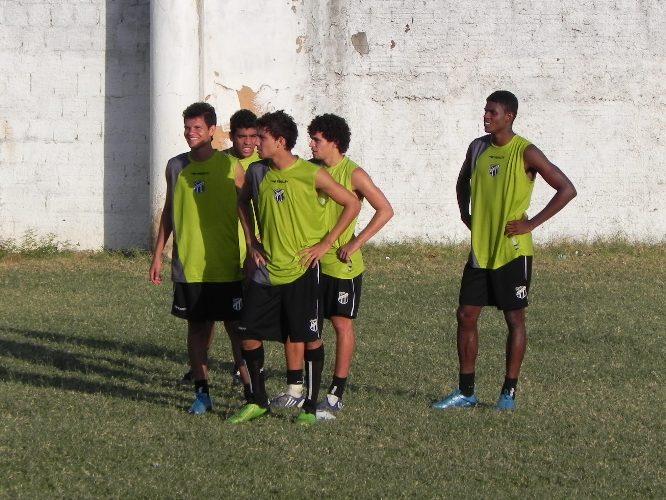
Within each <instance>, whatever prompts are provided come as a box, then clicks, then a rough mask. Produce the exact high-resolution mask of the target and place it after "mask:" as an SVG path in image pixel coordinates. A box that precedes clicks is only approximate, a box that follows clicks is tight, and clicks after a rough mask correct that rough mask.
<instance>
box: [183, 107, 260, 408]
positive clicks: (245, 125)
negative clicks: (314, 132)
mask: <svg viewBox="0 0 666 500" xmlns="http://www.w3.org/2000/svg"><path fill="white" fill-rule="evenodd" d="M229 139H230V140H231V147H230V148H227V149H225V150H224V151H223V153H226V154H228V155H229V156H231V157H232V158H233V159H234V160H237V161H238V162H239V163H240V164H241V167H243V172H245V171H246V170H247V167H249V166H250V163H254V162H255V161H258V160H259V155H258V154H257V148H256V146H257V115H255V114H254V113H253V112H252V111H250V110H249V109H239V110H238V111H236V112H235V113H234V114H233V115H231V118H229ZM238 231H239V232H238V238H239V241H240V242H241V255H240V262H241V265H242V264H243V262H244V261H245V244H244V242H245V237H244V236H243V228H242V227H241V225H240V224H239V225H238ZM227 334H228V335H229V341H230V342H231V349H232V352H233V357H234V367H233V370H232V372H231V375H232V379H233V381H234V384H237V383H239V382H242V383H243V387H244V390H245V394H246V396H247V394H248V392H249V390H250V389H249V388H250V376H249V375H248V373H247V369H246V368H245V365H244V364H243V359H242V356H241V345H240V339H239V338H238V335H236V331H235V329H231V328H230V329H227ZM212 341H213V336H211V337H210V342H211V343H212ZM182 381H183V382H185V383H192V382H193V381H194V376H193V374H192V370H191V369H190V371H188V372H187V373H186V374H185V375H183V379H182Z"/></svg>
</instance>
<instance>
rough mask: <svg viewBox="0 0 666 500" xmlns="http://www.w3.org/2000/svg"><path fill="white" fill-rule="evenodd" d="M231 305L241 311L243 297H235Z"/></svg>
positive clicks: (235, 309)
mask: <svg viewBox="0 0 666 500" xmlns="http://www.w3.org/2000/svg"><path fill="white" fill-rule="evenodd" d="M231 307H233V308H234V311H240V310H241V309H243V299H242V298H241V297H234V299H233V300H232V303H231Z"/></svg>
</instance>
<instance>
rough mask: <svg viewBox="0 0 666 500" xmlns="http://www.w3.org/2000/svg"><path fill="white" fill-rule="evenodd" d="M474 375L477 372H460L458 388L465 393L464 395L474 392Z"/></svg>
mask: <svg viewBox="0 0 666 500" xmlns="http://www.w3.org/2000/svg"><path fill="white" fill-rule="evenodd" d="M474 375H475V372H472V373H460V374H459V375H458V389H460V392H462V393H463V396H471V395H472V394H474Z"/></svg>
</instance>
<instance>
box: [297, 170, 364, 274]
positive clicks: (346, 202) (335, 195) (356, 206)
mask: <svg viewBox="0 0 666 500" xmlns="http://www.w3.org/2000/svg"><path fill="white" fill-rule="evenodd" d="M315 187H316V188H317V189H318V190H319V191H321V192H323V193H326V194H327V195H328V197H329V198H331V199H332V200H333V201H334V202H336V203H337V204H338V205H341V206H342V213H341V214H340V217H339V218H338V220H337V222H336V223H335V225H334V226H333V228H331V230H330V231H329V232H328V234H327V235H326V236H325V237H324V239H323V240H321V242H320V243H318V244H317V245H315V246H313V247H310V248H306V249H304V250H302V251H301V252H299V256H300V258H301V263H302V264H303V265H304V266H314V265H315V264H316V263H317V262H319V259H321V258H322V257H323V256H324V254H326V252H328V250H329V249H330V248H331V247H332V246H333V244H334V243H335V241H336V240H337V239H338V238H339V237H340V235H341V234H342V232H343V231H344V230H345V229H347V227H349V225H350V224H351V223H352V221H353V220H354V219H355V218H356V216H357V215H358V213H359V212H360V211H361V202H360V201H359V200H358V198H357V197H356V195H355V194H354V193H352V192H351V191H349V190H347V189H346V188H345V187H344V186H342V185H341V184H338V183H337V182H335V180H333V177H331V174H329V173H328V172H326V170H324V169H323V168H321V169H319V170H318V171H317V175H316V176H315Z"/></svg>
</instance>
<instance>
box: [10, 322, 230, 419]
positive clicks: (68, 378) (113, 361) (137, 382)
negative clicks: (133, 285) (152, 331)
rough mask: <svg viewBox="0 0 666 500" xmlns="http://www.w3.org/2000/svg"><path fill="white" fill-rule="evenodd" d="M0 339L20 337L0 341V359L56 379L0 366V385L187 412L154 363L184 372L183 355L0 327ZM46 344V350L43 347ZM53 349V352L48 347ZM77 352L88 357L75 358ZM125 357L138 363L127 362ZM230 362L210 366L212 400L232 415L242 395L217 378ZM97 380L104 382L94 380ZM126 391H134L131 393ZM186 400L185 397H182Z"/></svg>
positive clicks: (180, 393)
mask: <svg viewBox="0 0 666 500" xmlns="http://www.w3.org/2000/svg"><path fill="white" fill-rule="evenodd" d="M0 333H5V334H8V335H14V336H16V337H21V338H20V339H16V338H15V339H8V338H0V353H2V355H3V356H5V357H9V358H14V359H16V360H18V361H22V362H24V363H29V364H31V365H34V366H35V367H40V368H41V369H42V370H44V369H53V370H57V371H59V372H67V373H62V374H61V373H58V374H44V373H35V372H32V371H29V369H28V370H21V369H19V368H14V367H7V366H0V379H1V380H9V381H14V382H19V383H23V384H29V385H32V386H34V387H52V388H56V389H63V390H68V391H78V392H82V393H86V394H102V395H107V396H111V397H116V398H121V399H128V400H135V401H145V402H149V403H153V404H158V405H162V406H168V407H173V406H174V405H178V406H181V402H182V406H181V407H182V408H183V409H187V408H188V407H189V404H190V402H191V399H190V396H191V394H190V391H191V388H190V386H189V385H182V384H180V383H179V382H178V379H177V378H175V377H173V372H172V371H171V370H169V369H168V368H167V367H162V368H161V369H160V368H156V366H155V363H156V362H166V363H177V364H178V365H180V366H182V367H183V369H185V367H186V366H187V355H186V353H185V350H184V349H183V351H182V352H176V351H174V350H171V349H163V348H161V347H160V346H158V345H154V344H146V343H125V342H118V341H113V340H105V339H93V338H86V337H80V336H74V335H66V334H63V333H60V332H47V331H39V330H26V329H20V328H15V327H8V326H0ZM47 343H49V344H50V345H47ZM52 344H56V345H57V347H53V346H52ZM77 348H84V349H91V350H92V352H77V351H76V349H77ZM131 357H136V358H138V359H136V360H134V361H132V360H131V359H129V358H131ZM232 367H233V364H232V363H231V362H222V363H216V364H215V369H214V370H212V372H213V373H216V374H217V377H216V378H219V379H220V382H219V387H218V391H219V392H218V394H219V396H220V397H221V398H222V400H223V401H225V402H227V403H229V404H230V405H231V406H230V409H229V410H228V411H232V410H233V409H236V408H237V400H238V397H239V394H240V393H242V391H240V392H239V391H238V387H233V386H231V384H230V383H229V384H228V385H229V387H225V386H226V385H227V384H225V383H224V382H222V381H221V380H222V379H223V374H224V375H226V374H229V373H230V372H231V369H232ZM97 377H103V378H104V379H106V380H105V381H98V380H95V378H97ZM131 385H133V386H136V387H131ZM185 394H187V395H185Z"/></svg>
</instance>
